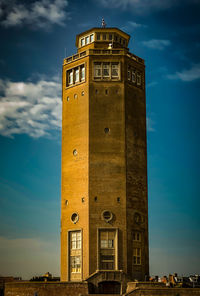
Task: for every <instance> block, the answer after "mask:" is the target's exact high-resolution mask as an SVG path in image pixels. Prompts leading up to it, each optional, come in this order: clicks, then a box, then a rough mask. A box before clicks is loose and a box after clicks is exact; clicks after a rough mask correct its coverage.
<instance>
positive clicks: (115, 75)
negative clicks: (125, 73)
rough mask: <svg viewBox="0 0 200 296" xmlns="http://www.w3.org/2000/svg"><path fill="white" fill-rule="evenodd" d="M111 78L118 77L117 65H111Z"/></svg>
mask: <svg viewBox="0 0 200 296" xmlns="http://www.w3.org/2000/svg"><path fill="white" fill-rule="evenodd" d="M111 75H112V77H119V63H112V72H111Z"/></svg>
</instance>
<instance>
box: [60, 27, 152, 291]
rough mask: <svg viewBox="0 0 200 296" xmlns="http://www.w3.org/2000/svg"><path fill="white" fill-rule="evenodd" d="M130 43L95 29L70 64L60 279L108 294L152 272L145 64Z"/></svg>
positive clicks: (81, 38)
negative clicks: (133, 52)
mask: <svg viewBox="0 0 200 296" xmlns="http://www.w3.org/2000/svg"><path fill="white" fill-rule="evenodd" d="M129 39H130V36H129V35H128V34H126V33H125V32H123V31H121V30H119V29H117V28H93V29H91V30H88V31H86V32H83V33H81V34H79V35H77V37H76V46H77V48H78V51H77V53H76V54H75V55H73V56H71V57H68V58H65V59H64V64H63V82H62V85H63V115H62V200H61V280H62V281H83V280H87V281H88V282H89V283H90V284H91V286H92V287H93V289H94V291H98V292H101V293H102V292H105V291H107V292H113V291H115V292H118V291H119V290H120V289H121V291H122V290H123V289H124V288H123V287H124V285H125V283H126V282H127V281H128V280H134V279H138V280H144V278H145V276H146V275H148V274H149V255H148V201H147V147H146V103H145V66H144V60H143V59H141V58H139V57H137V56H136V55H134V54H132V53H130V52H129V49H128V42H129ZM111 286H112V287H111Z"/></svg>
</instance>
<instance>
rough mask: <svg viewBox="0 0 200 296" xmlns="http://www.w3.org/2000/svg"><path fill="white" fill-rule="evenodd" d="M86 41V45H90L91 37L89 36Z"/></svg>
mask: <svg viewBox="0 0 200 296" xmlns="http://www.w3.org/2000/svg"><path fill="white" fill-rule="evenodd" d="M85 39H86V44H88V43H89V42H90V37H89V36H87V37H86V38H85Z"/></svg>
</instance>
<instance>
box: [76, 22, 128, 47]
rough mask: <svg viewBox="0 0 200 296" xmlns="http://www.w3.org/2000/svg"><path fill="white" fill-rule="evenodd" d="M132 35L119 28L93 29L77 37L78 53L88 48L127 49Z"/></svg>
mask: <svg viewBox="0 0 200 296" xmlns="http://www.w3.org/2000/svg"><path fill="white" fill-rule="evenodd" d="M129 40H130V35H128V34H127V33H125V32H123V31H121V30H120V29H118V28H92V29H90V30H87V31H85V32H83V33H80V34H78V35H77V36H76V47H77V48H78V52H80V51H82V50H85V49H87V48H127V47H128V43H129Z"/></svg>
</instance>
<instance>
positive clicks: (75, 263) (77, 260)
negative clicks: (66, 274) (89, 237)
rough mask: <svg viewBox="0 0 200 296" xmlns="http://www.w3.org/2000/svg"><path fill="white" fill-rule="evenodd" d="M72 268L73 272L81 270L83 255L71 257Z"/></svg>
mask: <svg viewBox="0 0 200 296" xmlns="http://www.w3.org/2000/svg"><path fill="white" fill-rule="evenodd" d="M70 259H71V260H70V267H71V268H70V269H71V272H72V273H80V272H81V256H71V258H70Z"/></svg>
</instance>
